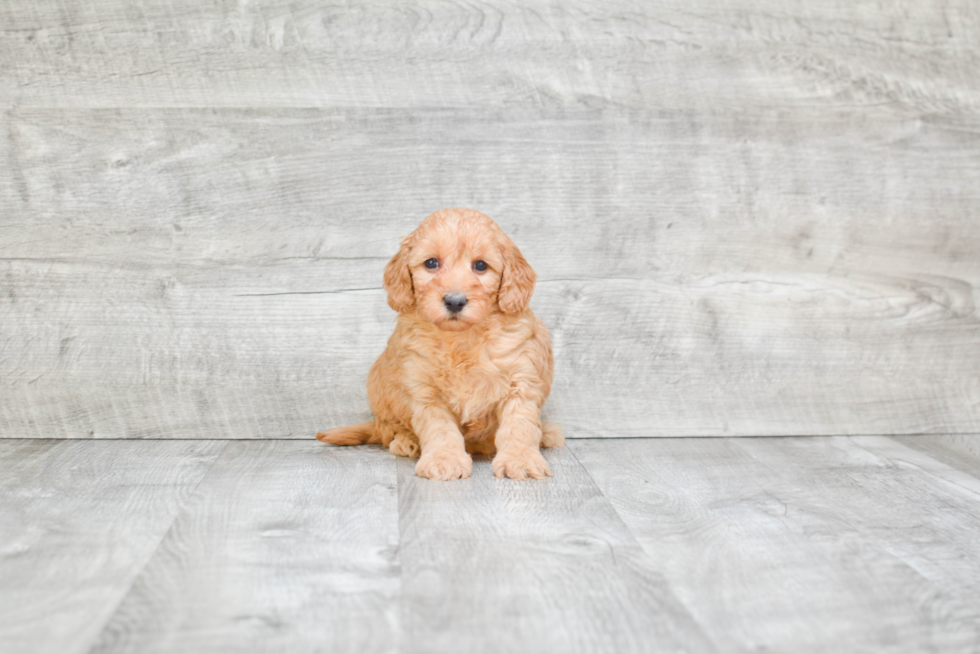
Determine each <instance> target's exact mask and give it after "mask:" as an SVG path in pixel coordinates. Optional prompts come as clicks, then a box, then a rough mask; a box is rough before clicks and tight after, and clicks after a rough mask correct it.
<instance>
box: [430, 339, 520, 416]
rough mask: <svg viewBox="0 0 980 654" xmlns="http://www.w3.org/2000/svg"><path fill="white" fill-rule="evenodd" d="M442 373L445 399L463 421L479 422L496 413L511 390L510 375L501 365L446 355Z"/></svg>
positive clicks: (440, 375) (442, 387)
mask: <svg viewBox="0 0 980 654" xmlns="http://www.w3.org/2000/svg"><path fill="white" fill-rule="evenodd" d="M441 354H442V356H441V357H439V359H440V360H439V361H438V365H437V367H438V371H437V372H436V374H437V375H438V377H439V378H440V381H441V384H440V387H441V389H442V395H443V399H444V400H445V401H446V403H447V404H448V405H449V408H450V409H451V410H452V411H453V412H454V413H455V414H456V415H457V416H458V417H459V419H460V422H462V423H468V422H473V421H479V420H481V419H482V418H483V417H484V416H486V415H487V414H490V413H494V412H495V411H496V408H497V405H498V404H499V403H500V402H501V400H503V399H504V398H505V397H506V396H507V393H508V391H509V390H510V381H511V380H510V375H509V374H508V373H507V371H506V370H504V369H502V368H501V367H500V366H498V365H495V364H494V363H492V362H490V361H487V360H485V359H484V360H479V359H477V358H471V357H467V356H458V355H457V353H452V352H443V353H441Z"/></svg>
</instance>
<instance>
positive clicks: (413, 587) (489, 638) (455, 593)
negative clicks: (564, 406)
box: [398, 449, 714, 653]
mask: <svg viewBox="0 0 980 654" xmlns="http://www.w3.org/2000/svg"><path fill="white" fill-rule="evenodd" d="M545 456H546V458H547V459H548V463H549V464H550V466H551V469H552V471H553V472H554V474H555V476H554V477H553V478H549V479H547V480H544V481H535V482H514V481H511V480H509V479H503V480H501V479H497V478H495V477H494V476H493V473H492V471H491V470H490V462H489V461H488V460H478V461H475V462H474V466H473V474H472V476H471V477H470V478H469V479H464V480H461V481H457V482H452V483H441V482H433V481H431V480H428V479H421V478H419V477H416V476H415V474H414V468H413V466H414V461H412V460H409V459H403V458H400V459H399V460H398V484H399V519H400V532H401V546H400V549H399V556H400V558H401V564H402V596H401V616H402V629H403V630H404V641H403V644H402V648H401V651H404V652H426V653H430V652H431V653H435V652H460V651H462V652H504V651H506V652H673V651H688V652H711V651H714V645H713V644H712V643H711V642H710V641H709V640H708V639H707V638H705V637H704V635H703V632H702V630H701V627H700V626H699V625H697V624H696V623H695V622H694V621H693V620H692V619H691V618H690V615H689V614H688V611H687V609H686V608H685V607H684V606H682V605H681V604H680V603H679V602H678V601H677V599H676V598H675V597H674V595H673V593H672V591H671V589H670V588H669V587H668V585H666V584H665V583H664V581H663V578H662V577H661V576H660V575H658V574H652V573H651V572H650V569H649V567H648V566H647V562H646V560H645V557H644V556H643V553H642V550H641V548H640V546H639V545H638V543H637V542H636V540H635V539H634V538H633V536H632V534H630V532H629V530H628V529H626V527H625V525H624V524H623V523H622V520H621V519H620V518H619V516H617V515H616V512H615V511H613V510H612V508H611V507H610V505H609V503H608V502H607V501H606V500H605V499H604V498H603V497H602V494H601V492H600V491H599V490H598V489H597V488H596V487H595V485H594V484H593V482H592V480H591V479H590V478H589V475H588V473H587V472H586V471H585V470H584V469H583V468H582V466H581V465H580V464H579V463H578V462H577V461H576V460H575V457H574V456H572V455H571V453H569V452H567V451H564V450H562V449H557V450H546V451H545Z"/></svg>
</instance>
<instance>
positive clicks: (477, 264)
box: [473, 260, 487, 272]
mask: <svg viewBox="0 0 980 654" xmlns="http://www.w3.org/2000/svg"><path fill="white" fill-rule="evenodd" d="M486 269H487V262H486V261H482V260H481V261H474V262H473V270H475V271H476V272H483V271H485V270H486Z"/></svg>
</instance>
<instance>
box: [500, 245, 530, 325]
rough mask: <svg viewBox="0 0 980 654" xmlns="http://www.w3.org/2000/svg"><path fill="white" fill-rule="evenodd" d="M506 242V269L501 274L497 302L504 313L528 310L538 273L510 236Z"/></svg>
mask: <svg viewBox="0 0 980 654" xmlns="http://www.w3.org/2000/svg"><path fill="white" fill-rule="evenodd" d="M505 239H506V240H505V242H504V270H503V272H502V273H501V275H500V290H499V291H498V292H497V304H498V305H499V306H500V310H501V311H503V312H504V313H509V314H518V313H523V312H524V311H527V305H528V303H529V302H530V301H531V294H532V293H534V282H535V281H536V280H537V279H538V275H537V274H536V273H535V272H534V269H533V268H531V265H530V264H529V263H528V262H527V260H526V259H525V258H524V255H522V254H521V251H520V250H518V249H517V246H516V245H514V243H513V242H511V240H510V239H509V238H506V237H505Z"/></svg>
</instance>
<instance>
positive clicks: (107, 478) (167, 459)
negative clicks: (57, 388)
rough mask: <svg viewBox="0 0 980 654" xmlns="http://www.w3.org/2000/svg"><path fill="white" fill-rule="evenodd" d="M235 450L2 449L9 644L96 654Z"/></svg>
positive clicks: (214, 446) (179, 444)
mask: <svg viewBox="0 0 980 654" xmlns="http://www.w3.org/2000/svg"><path fill="white" fill-rule="evenodd" d="M224 446H225V443H221V442H215V441H197V442H194V441H169V442H154V443H147V442H137V441H131V442H126V441H113V442H99V443H93V442H65V441H52V440H4V441H0V469H2V470H3V474H0V534H2V537H0V642H2V643H3V647H2V648H3V650H4V651H8V652H60V653H63V654H72V653H74V652H79V653H81V652H87V651H88V650H89V647H91V646H92V643H93V642H94V640H95V638H96V636H98V633H99V630H100V629H101V627H102V625H103V624H104V623H105V621H106V620H108V619H109V616H111V615H112V612H113V611H114V610H115V608H116V606H117V605H118V603H119V601H120V600H121V599H122V598H123V597H124V596H125V594H126V592H127V590H128V589H129V587H130V584H131V583H132V582H133V580H134V579H135V578H136V577H137V575H138V574H139V573H140V570H141V569H142V568H143V566H144V565H145V564H146V562H147V561H148V560H149V558H150V556H151V554H152V553H153V551H154V550H155V549H156V547H157V546H158V545H159V543H160V540H161V539H162V538H163V537H164V534H165V533H166V532H167V530H168V529H169V528H170V525H171V524H172V522H173V520H174V518H175V517H176V515H177V514H178V513H179V512H180V510H181V509H182V508H183V507H184V505H185V503H186V502H187V500H188V499H189V498H190V496H191V494H192V493H193V491H194V489H195V488H197V485H198V484H199V483H200V481H201V480H202V479H203V478H204V476H205V474H206V473H207V471H208V470H209V469H210V467H211V465H212V464H213V463H214V461H215V458H216V457H217V456H218V454H219V453H220V451H221V450H222V448H224Z"/></svg>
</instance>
